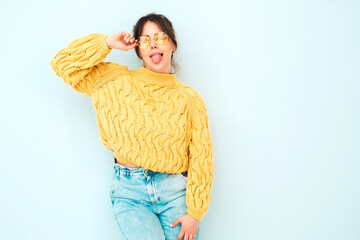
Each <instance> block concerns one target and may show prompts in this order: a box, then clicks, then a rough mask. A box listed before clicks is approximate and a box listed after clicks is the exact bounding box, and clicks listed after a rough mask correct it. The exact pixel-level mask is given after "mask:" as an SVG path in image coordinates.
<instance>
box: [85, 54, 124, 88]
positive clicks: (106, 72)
mask: <svg viewBox="0 0 360 240" xmlns="http://www.w3.org/2000/svg"><path fill="white" fill-rule="evenodd" d="M97 68H98V70H99V71H100V72H101V74H99V75H98V76H97V78H98V79H97V80H96V81H95V82H96V84H95V85H93V87H92V90H96V89H98V88H101V87H103V86H104V85H106V84H107V83H109V82H111V81H114V80H116V79H121V78H123V77H126V76H129V75H130V70H129V69H128V67H127V66H126V65H120V64H118V63H114V62H106V61H103V62H101V64H99V65H98V66H97ZM100 69H101V70H100Z"/></svg>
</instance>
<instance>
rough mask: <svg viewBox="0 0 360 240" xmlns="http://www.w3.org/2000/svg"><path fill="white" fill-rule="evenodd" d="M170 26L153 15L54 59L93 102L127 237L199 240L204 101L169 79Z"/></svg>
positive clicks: (206, 151) (210, 169)
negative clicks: (130, 58) (119, 56)
mask: <svg viewBox="0 0 360 240" xmlns="http://www.w3.org/2000/svg"><path fill="white" fill-rule="evenodd" d="M112 49H117V50H122V51H128V50H130V49H135V52H136V54H137V56H138V57H139V58H140V59H142V60H143V62H144V65H145V66H141V67H140V68H139V69H135V70H129V69H128V68H127V66H126V65H119V64H117V63H113V62H105V61H103V60H104V59H105V57H106V56H107V55H108V54H109V53H110V51H111V50H112ZM176 49H177V41H176V37H175V32H174V29H173V26H172V23H171V22H170V21H169V20H168V19H167V18H166V17H165V16H163V15H160V14H155V13H151V14H148V15H146V16H144V17H142V18H140V19H139V20H138V21H137V23H136V24H135V26H134V29H133V35H131V34H129V33H127V32H126V31H121V32H118V33H115V34H113V35H109V36H108V35H106V34H101V33H92V34H88V35H86V36H83V37H81V38H79V39H75V40H73V41H72V42H71V43H70V44H69V45H68V46H67V47H65V48H64V49H62V50H61V51H59V52H58V53H57V54H56V55H55V57H54V58H53V59H52V60H51V61H50V65H51V67H52V69H53V70H54V71H55V72H56V74H57V75H58V76H59V77H61V78H62V79H63V80H64V82H65V83H66V84H68V85H70V86H71V87H72V88H73V89H75V90H76V91H78V92H80V93H82V94H84V95H86V96H88V97H90V98H91V100H92V103H93V106H94V109H95V112H96V120H97V124H98V127H99V133H100V138H101V141H102V143H103V144H104V146H105V147H106V148H108V149H109V150H110V151H112V152H114V160H115V163H114V169H115V172H114V176H113V182H112V185H111V189H110V198H111V203H112V207H113V211H114V216H115V219H116V221H117V223H118V226H119V228H120V230H121V231H120V232H121V234H122V236H123V237H124V239H136V240H137V239H151V240H155V239H185V240H190V239H191V240H192V239H199V222H200V221H201V220H202V219H203V216H204V215H205V213H206V212H207V210H208V208H209V204H210V199H211V188H212V182H213V173H214V163H213V156H212V152H213V150H212V141H211V136H210V130H209V123H208V116H207V110H206V106H205V103H204V100H203V98H202V96H201V95H200V94H199V93H198V92H197V91H196V90H195V89H193V88H191V87H189V86H187V85H185V84H183V83H181V82H180V81H179V80H178V79H177V78H176V75H175V74H174V73H171V68H172V65H173V64H174V62H173V55H174V52H175V51H176Z"/></svg>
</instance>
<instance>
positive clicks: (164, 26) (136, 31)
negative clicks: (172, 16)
mask: <svg viewBox="0 0 360 240" xmlns="http://www.w3.org/2000/svg"><path fill="white" fill-rule="evenodd" d="M147 21H151V22H154V23H156V24H157V25H159V27H160V28H161V30H162V31H164V32H165V33H166V34H167V35H168V36H169V37H170V39H171V40H172V41H173V43H174V45H175V47H176V49H177V41H176V35H175V30H174V27H173V25H172V23H171V21H170V20H169V19H167V18H166V17H165V16H164V15H162V14H156V13H154V12H152V13H149V14H147V15H146V16H143V17H141V18H140V19H139V20H138V21H137V22H136V24H135V25H134V28H133V36H134V38H135V39H139V37H140V36H141V33H142V30H143V27H144V24H145V23H146V22H147ZM175 51H176V50H175ZM135 52H136V55H137V56H138V57H139V58H140V59H142V58H141V55H140V51H139V46H136V47H135ZM173 57H174V55H172V56H171V66H172V67H173V68H174V69H175V72H176V67H177V63H176V62H175V61H174V60H173Z"/></svg>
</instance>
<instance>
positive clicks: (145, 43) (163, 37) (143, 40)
mask: <svg viewBox="0 0 360 240" xmlns="http://www.w3.org/2000/svg"><path fill="white" fill-rule="evenodd" d="M154 39H155V42H156V43H157V44H161V45H164V44H166V43H167V42H168V39H169V36H168V35H167V34H166V33H164V32H159V33H155V35H154ZM150 42H151V38H150V37H149V36H140V37H139V39H138V42H137V45H138V46H139V47H140V48H141V49H146V48H148V47H150Z"/></svg>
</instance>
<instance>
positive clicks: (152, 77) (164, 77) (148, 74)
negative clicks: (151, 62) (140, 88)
mask: <svg viewBox="0 0 360 240" xmlns="http://www.w3.org/2000/svg"><path fill="white" fill-rule="evenodd" d="M134 76H135V77H137V78H138V79H139V80H141V81H143V82H145V83H147V84H150V85H159V86H169V87H176V86H179V85H180V84H181V82H180V81H179V80H178V79H177V78H176V75H175V74H171V73H157V72H154V71H151V70H150V69H147V68H146V67H144V66H141V67H140V68H139V69H136V70H134Z"/></svg>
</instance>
